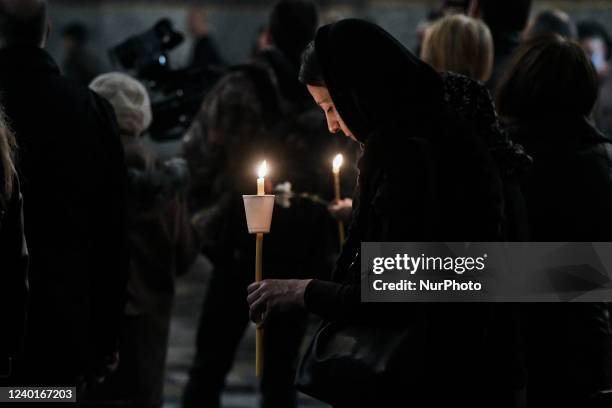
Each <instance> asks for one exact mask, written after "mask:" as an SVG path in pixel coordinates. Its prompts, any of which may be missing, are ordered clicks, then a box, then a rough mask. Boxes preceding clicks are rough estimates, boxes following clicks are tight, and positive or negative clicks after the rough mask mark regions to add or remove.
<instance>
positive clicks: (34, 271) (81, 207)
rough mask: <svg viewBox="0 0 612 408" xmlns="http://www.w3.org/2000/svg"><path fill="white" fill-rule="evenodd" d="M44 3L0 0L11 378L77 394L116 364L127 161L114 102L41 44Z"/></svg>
mask: <svg viewBox="0 0 612 408" xmlns="http://www.w3.org/2000/svg"><path fill="white" fill-rule="evenodd" d="M48 33H49V21H48V18H47V2H46V1H41V0H19V1H15V0H2V1H0V93H1V94H2V102H3V104H4V107H5V111H6V116H7V118H8V120H9V121H10V123H11V127H12V129H13V130H14V132H15V137H16V139H17V144H18V146H19V152H20V160H19V167H18V171H19V178H20V180H21V182H22V193H23V197H24V209H23V211H24V216H25V219H26V220H27V222H26V223H25V232H26V237H27V240H28V248H29V253H30V269H29V285H30V296H29V305H28V313H27V315H28V321H27V330H26V338H25V351H24V364H23V365H22V370H20V384H22V385H28V384H29V385H37V386H52V385H58V386H59V385H61V386H76V387H77V391H78V393H79V398H80V399H84V398H86V397H85V394H82V393H83V392H86V391H87V389H88V388H89V386H93V385H95V384H98V383H99V382H100V381H101V380H102V379H103V378H104V377H105V376H106V375H107V374H108V372H109V371H110V370H112V369H113V368H114V367H115V366H116V362H117V353H116V352H117V338H118V334H119V324H120V321H121V315H122V310H123V307H124V303H125V302H124V299H125V283H126V277H127V259H128V258H127V245H126V242H127V228H126V196H125V182H126V170H125V164H124V158H123V152H122V149H121V144H120V141H119V136H118V132H117V128H116V121H115V116H114V113H113V110H112V108H111V107H110V105H108V103H107V102H106V101H104V99H102V98H101V97H99V96H97V95H96V94H95V93H93V92H92V91H90V90H89V89H87V88H86V87H81V86H79V85H77V84H75V83H74V82H73V81H71V80H68V79H66V78H64V77H62V76H61V75H60V72H59V68H58V67H57V65H56V63H55V62H54V61H53V59H52V58H51V56H50V55H49V54H48V53H47V52H46V51H45V50H44V47H45V44H46V41H47V38H48Z"/></svg>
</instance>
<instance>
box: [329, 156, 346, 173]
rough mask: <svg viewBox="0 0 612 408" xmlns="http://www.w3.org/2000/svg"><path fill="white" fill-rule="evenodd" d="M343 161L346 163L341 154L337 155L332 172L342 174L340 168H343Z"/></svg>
mask: <svg viewBox="0 0 612 408" xmlns="http://www.w3.org/2000/svg"><path fill="white" fill-rule="evenodd" d="M343 161H344V158H343V157H342V155H341V154H337V155H336V157H334V162H333V167H332V171H333V172H334V173H338V172H340V167H342V162H343Z"/></svg>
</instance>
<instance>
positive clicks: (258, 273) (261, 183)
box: [255, 160, 268, 377]
mask: <svg viewBox="0 0 612 408" xmlns="http://www.w3.org/2000/svg"><path fill="white" fill-rule="evenodd" d="M267 173H268V163H267V162H266V161H265V160H264V161H263V162H262V163H261V164H260V165H259V168H258V169H257V195H258V196H263V195H265V194H266V191H265V177H266V174H267ZM262 261H263V233H261V232H258V233H257V234H256V236H255V282H261V280H262V279H263V264H262V263H263V262H262ZM262 374H263V328H262V327H260V326H259V325H258V326H257V329H256V331H255V375H256V376H257V377H261V376H262Z"/></svg>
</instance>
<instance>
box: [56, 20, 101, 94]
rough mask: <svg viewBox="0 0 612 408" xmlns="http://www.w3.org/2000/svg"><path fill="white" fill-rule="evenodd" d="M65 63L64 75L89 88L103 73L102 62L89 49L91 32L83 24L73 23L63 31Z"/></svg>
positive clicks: (63, 64)
mask: <svg viewBox="0 0 612 408" xmlns="http://www.w3.org/2000/svg"><path fill="white" fill-rule="evenodd" d="M62 38H63V46H64V61H63V63H62V73H63V74H64V75H65V76H66V77H68V78H70V79H73V80H75V81H76V82H78V83H79V84H80V85H84V86H87V85H89V83H90V82H91V80H92V79H94V78H95V77H96V76H97V75H98V74H100V72H101V68H100V61H98V59H97V58H96V57H95V56H94V55H92V54H91V52H90V51H89V50H88V49H87V42H88V40H89V32H88V30H87V27H85V26H84V25H83V24H81V23H71V24H68V25H67V26H66V27H64V30H63V31H62Z"/></svg>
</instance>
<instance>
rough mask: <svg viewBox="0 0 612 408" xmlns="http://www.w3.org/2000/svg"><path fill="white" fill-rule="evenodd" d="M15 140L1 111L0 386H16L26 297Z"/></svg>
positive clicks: (23, 243) (25, 273) (21, 347)
mask: <svg viewBox="0 0 612 408" xmlns="http://www.w3.org/2000/svg"><path fill="white" fill-rule="evenodd" d="M16 147H17V146H16V142H15V137H14V135H13V133H12V132H11V130H10V129H9V128H8V125H7V123H6V119H5V118H4V113H3V112H2V111H0V270H1V271H2V273H0V321H1V322H2V326H3V335H2V336H1V337H0V385H2V386H8V385H16V384H15V371H16V367H17V366H18V364H19V363H20V361H21V358H22V357H23V356H22V353H23V337H24V330H25V322H26V308H27V297H28V283H27V269H28V249H27V246H26V241H25V235H24V226H23V200H22V197H21V192H20V189H19V180H18V178H17V171H16V170H15V158H16V154H15V153H16Z"/></svg>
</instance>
